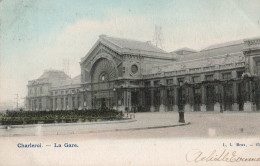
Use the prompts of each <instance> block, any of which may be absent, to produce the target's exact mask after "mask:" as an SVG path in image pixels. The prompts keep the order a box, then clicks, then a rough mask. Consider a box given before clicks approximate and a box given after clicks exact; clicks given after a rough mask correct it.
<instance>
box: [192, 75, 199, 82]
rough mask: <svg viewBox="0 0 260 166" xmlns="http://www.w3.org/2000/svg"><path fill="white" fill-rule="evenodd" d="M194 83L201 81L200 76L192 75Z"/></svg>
mask: <svg viewBox="0 0 260 166" xmlns="http://www.w3.org/2000/svg"><path fill="white" fill-rule="evenodd" d="M192 82H193V83H199V82H200V76H196V77H192Z"/></svg>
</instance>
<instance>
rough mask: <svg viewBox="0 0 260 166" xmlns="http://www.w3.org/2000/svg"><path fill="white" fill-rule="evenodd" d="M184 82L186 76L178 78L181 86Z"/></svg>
mask: <svg viewBox="0 0 260 166" xmlns="http://www.w3.org/2000/svg"><path fill="white" fill-rule="evenodd" d="M183 82H184V78H178V83H179V85H180V86H181V85H183Z"/></svg>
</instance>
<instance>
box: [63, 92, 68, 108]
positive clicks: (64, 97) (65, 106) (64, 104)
mask: <svg viewBox="0 0 260 166" xmlns="http://www.w3.org/2000/svg"><path fill="white" fill-rule="evenodd" d="M66 97H67V96H66V95H65V96H63V110H66V108H67V105H66Z"/></svg>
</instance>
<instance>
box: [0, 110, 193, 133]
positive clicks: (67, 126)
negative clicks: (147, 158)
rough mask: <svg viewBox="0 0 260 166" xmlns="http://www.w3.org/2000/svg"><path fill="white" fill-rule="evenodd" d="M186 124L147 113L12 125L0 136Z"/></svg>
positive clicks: (172, 116) (2, 129) (171, 115)
mask: <svg viewBox="0 0 260 166" xmlns="http://www.w3.org/2000/svg"><path fill="white" fill-rule="evenodd" d="M187 124H189V123H178V114H177V113H174V112H166V113H159V112H156V113H152V112H148V113H137V114H135V118H134V119H123V120H116V121H98V122H84V123H54V124H35V125H13V126H10V128H9V129H7V127H6V126H0V136H4V137H6V136H7V137H8V136H33V135H35V136H37V135H65V134H86V133H101V132H118V131H128V130H146V129H155V128H167V127H176V126H183V125H187Z"/></svg>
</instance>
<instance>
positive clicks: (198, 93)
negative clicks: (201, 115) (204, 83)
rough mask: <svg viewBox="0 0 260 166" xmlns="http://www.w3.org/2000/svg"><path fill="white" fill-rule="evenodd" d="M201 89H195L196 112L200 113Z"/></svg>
mask: <svg viewBox="0 0 260 166" xmlns="http://www.w3.org/2000/svg"><path fill="white" fill-rule="evenodd" d="M200 106H201V88H194V111H200Z"/></svg>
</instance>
